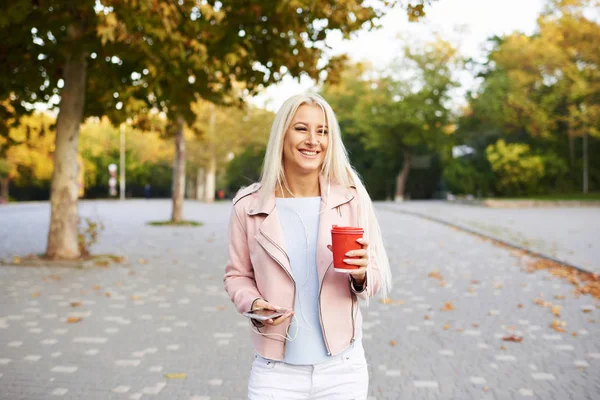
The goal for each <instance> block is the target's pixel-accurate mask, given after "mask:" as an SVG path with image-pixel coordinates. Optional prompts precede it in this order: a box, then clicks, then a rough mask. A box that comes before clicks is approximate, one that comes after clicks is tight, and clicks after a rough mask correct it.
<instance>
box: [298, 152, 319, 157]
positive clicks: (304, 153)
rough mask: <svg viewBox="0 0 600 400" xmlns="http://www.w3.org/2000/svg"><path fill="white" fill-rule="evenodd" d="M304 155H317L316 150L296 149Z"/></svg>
mask: <svg viewBox="0 0 600 400" xmlns="http://www.w3.org/2000/svg"><path fill="white" fill-rule="evenodd" d="M298 151H299V152H300V153H301V154H302V155H303V156H304V157H308V158H316V157H317V156H318V155H319V152H318V151H314V150H298Z"/></svg>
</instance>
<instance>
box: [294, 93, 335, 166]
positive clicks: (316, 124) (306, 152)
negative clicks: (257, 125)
mask: <svg viewBox="0 0 600 400" xmlns="http://www.w3.org/2000/svg"><path fill="white" fill-rule="evenodd" d="M328 133H329V132H328V127H327V121H326V119H325V114H324V113H323V110H322V109H321V107H319V106H318V105H308V104H303V105H301V106H300V107H298V110H297V111H296V115H294V118H292V123H291V124H290V127H289V128H288V130H287V131H286V133H285V138H284V140H283V166H284V169H285V171H286V173H295V174H302V175H306V174H311V173H315V174H318V173H319V172H320V170H321V165H322V164H323V161H324V160H325V153H326V152H327V146H328V144H329V136H328Z"/></svg>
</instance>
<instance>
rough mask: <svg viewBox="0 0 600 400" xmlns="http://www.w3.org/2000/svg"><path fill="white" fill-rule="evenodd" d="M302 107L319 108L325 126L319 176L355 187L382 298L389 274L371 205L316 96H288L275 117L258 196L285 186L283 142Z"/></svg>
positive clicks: (333, 121)
mask: <svg viewBox="0 0 600 400" xmlns="http://www.w3.org/2000/svg"><path fill="white" fill-rule="evenodd" d="M303 104H307V105H313V106H318V107H320V108H321V110H322V111H323V114H324V116H325V119H326V121H327V123H328V128H329V129H328V131H329V134H328V136H329V145H328V149H327V152H326V154H325V160H324V161H323V165H322V167H321V175H322V176H323V177H325V178H326V179H330V180H334V181H337V183H339V184H340V185H342V186H344V187H351V186H354V187H356V191H357V194H358V222H359V225H360V226H361V227H362V228H363V229H364V230H365V238H366V239H367V240H368V241H369V247H368V250H369V259H374V260H375V262H376V263H377V266H378V268H379V271H380V273H381V288H380V293H381V296H382V297H383V298H386V297H387V295H388V293H389V292H390V289H391V287H392V274H391V271H390V263H389V260H388V257H387V253H386V251H385V248H384V246H383V238H382V236H381V230H380V228H379V223H378V222H377V218H376V217H375V212H374V209H373V202H372V201H371V197H370V196H369V193H368V192H367V190H366V188H365V185H364V184H363V182H362V180H361V179H360V177H359V175H358V173H357V172H356V171H355V170H354V168H353V167H352V165H350V159H349V158H348V151H347V150H346V147H345V146H344V143H343V142H342V134H341V131H340V127H339V124H338V122H337V118H336V117H335V114H334V112H333V110H332V108H331V106H330V105H329V103H327V101H326V100H325V99H324V98H323V97H321V96H319V95H318V94H298V95H295V96H292V97H290V98H289V99H287V100H286V101H285V103H283V106H281V108H280V109H279V111H278V112H277V114H276V115H275V120H274V121H273V125H272V126H271V132H270V135H269V142H268V144H267V151H266V154H265V159H264V163H263V170H262V174H261V177H260V183H261V185H262V187H261V190H260V193H261V196H262V197H263V199H264V198H265V197H266V196H268V195H269V194H272V193H274V192H275V190H276V188H277V187H281V186H280V185H285V186H287V182H286V181H285V173H284V169H283V141H284V137H285V133H286V132H287V130H288V128H289V126H290V124H291V123H292V119H293V117H294V115H295V114H296V111H297V110H298V108H299V107H300V106H301V105H303ZM370 264H371V263H369V267H367V281H368V282H372V280H371V278H370V275H371V274H372V271H371V268H370Z"/></svg>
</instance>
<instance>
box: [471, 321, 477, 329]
mask: <svg viewBox="0 0 600 400" xmlns="http://www.w3.org/2000/svg"><path fill="white" fill-rule="evenodd" d="M471 325H472V326H473V328H477V327H478V326H479V324H478V323H477V322H473V323H472V324H471Z"/></svg>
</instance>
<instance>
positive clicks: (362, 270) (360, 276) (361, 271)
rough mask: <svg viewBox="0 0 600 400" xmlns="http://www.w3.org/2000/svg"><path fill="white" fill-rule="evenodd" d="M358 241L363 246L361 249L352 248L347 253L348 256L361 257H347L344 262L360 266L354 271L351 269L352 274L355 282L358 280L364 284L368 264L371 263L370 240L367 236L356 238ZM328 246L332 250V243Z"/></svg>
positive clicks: (360, 283)
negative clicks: (369, 253)
mask: <svg viewBox="0 0 600 400" xmlns="http://www.w3.org/2000/svg"><path fill="white" fill-rule="evenodd" d="M356 241H357V242H358V243H359V244H361V245H362V247H363V248H362V249H359V250H350V251H349V252H347V253H346V256H347V257H360V258H345V259H344V262H345V263H346V264H350V265H357V266H358V267H359V268H358V269H356V270H354V271H350V275H352V279H353V280H354V282H356V283H357V284H358V285H362V284H363V283H364V281H365V277H366V275H367V265H369V256H368V252H367V248H368V247H369V242H368V241H367V239H365V238H360V239H356ZM327 247H328V248H329V250H331V245H328V246H327Z"/></svg>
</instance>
